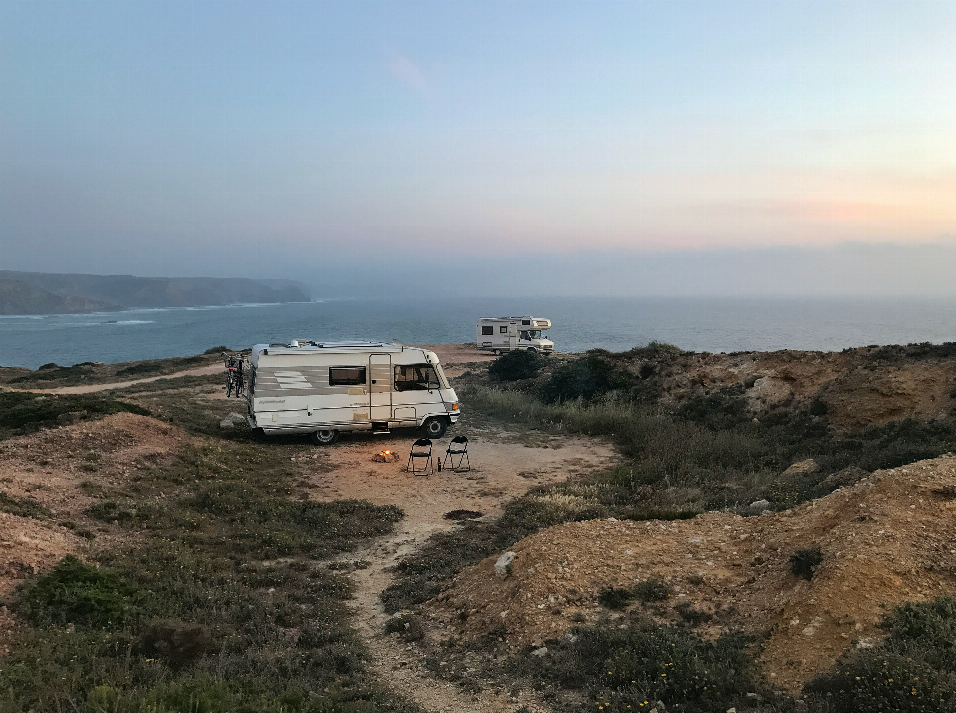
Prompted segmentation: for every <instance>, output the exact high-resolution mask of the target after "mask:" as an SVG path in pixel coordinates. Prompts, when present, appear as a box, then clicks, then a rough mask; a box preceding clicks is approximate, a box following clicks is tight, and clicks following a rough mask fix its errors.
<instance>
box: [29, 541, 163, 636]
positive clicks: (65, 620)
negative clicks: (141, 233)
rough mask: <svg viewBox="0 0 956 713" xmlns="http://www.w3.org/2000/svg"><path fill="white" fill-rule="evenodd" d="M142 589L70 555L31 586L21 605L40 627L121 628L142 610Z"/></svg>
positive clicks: (106, 570) (114, 573)
mask: <svg viewBox="0 0 956 713" xmlns="http://www.w3.org/2000/svg"><path fill="white" fill-rule="evenodd" d="M144 601H145V597H144V594H143V592H142V591H141V590H140V589H139V587H137V586H136V585H135V584H134V583H131V582H129V581H128V580H125V579H123V578H121V577H120V576H119V575H118V574H117V573H116V572H113V571H111V570H109V569H99V568H97V567H94V566H92V565H88V564H85V563H83V562H81V561H80V560H78V559H77V558H76V557H74V556H73V555H67V556H66V557H64V558H63V559H62V560H60V562H59V563H58V564H57V565H56V567H54V568H53V571H52V572H50V573H49V574H48V575H46V576H44V577H41V578H40V579H39V580H37V581H36V582H35V583H34V584H33V585H32V586H30V587H28V588H27V589H26V591H25V592H24V594H23V596H22V597H21V599H20V604H19V606H20V608H21V610H22V611H23V613H24V614H25V615H26V617H27V619H28V620H29V621H30V622H32V623H33V624H35V625H37V626H54V625H58V626H66V625H67V624H74V625H77V626H88V627H93V628H105V627H121V626H124V625H125V624H128V623H130V622H132V621H133V620H134V619H135V618H136V617H138V616H139V615H140V614H141V613H142V605H143V603H144Z"/></svg>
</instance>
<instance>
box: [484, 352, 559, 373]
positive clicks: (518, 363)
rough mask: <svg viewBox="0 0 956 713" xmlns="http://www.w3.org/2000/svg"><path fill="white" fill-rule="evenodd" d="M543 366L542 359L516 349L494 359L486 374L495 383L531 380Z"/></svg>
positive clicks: (536, 355)
mask: <svg viewBox="0 0 956 713" xmlns="http://www.w3.org/2000/svg"><path fill="white" fill-rule="evenodd" d="M544 364H545V360H544V357H542V356H540V355H538V354H537V353H535V352H531V351H528V350H527V349H516V350H514V351H511V352H507V353H506V354H503V355H502V356H500V357H498V358H497V359H495V361H494V362H493V363H492V364H491V366H489V367H488V374H490V375H491V378H492V379H494V380H495V381H519V380H521V379H533V378H534V377H536V376H537V375H538V372H540V371H541V369H542V367H543V366H544Z"/></svg>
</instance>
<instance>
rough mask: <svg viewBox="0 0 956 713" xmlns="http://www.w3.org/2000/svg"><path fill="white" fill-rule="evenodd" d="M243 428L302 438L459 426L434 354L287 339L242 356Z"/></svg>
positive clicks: (433, 431) (454, 399)
mask: <svg viewBox="0 0 956 713" xmlns="http://www.w3.org/2000/svg"><path fill="white" fill-rule="evenodd" d="M249 363H250V371H249V388H248V391H247V393H246V400H247V402H248V404H249V425H250V426H252V428H254V429H261V432H262V433H266V434H280V433H309V434H311V436H312V440H313V441H314V442H315V443H317V444H320V445H327V444H330V443H333V442H335V440H336V439H337V438H338V435H339V433H340V432H342V431H372V432H375V433H383V432H388V430H389V429H391V428H400V427H414V428H422V429H423V430H424V431H425V433H426V435H427V436H428V437H429V438H441V436H443V435H444V433H445V429H446V428H448V426H450V425H451V424H453V423H455V422H457V421H458V416H459V413H460V412H459V408H458V396H457V395H456V394H455V391H454V389H452V388H451V386H449V384H448V379H446V378H445V374H444V372H443V371H442V368H441V364H439V363H438V357H437V356H436V355H435V353H434V352H430V351H428V350H427V349H421V348H419V347H409V346H405V345H403V344H397V343H395V344H388V343H384V342H381V343H374V342H354V343H352V342H350V343H346V342H338V343H330V342H324V343H323V342H313V341H293V342H291V343H289V344H257V345H256V346H254V347H253V348H252V354H251V355H250V357H249Z"/></svg>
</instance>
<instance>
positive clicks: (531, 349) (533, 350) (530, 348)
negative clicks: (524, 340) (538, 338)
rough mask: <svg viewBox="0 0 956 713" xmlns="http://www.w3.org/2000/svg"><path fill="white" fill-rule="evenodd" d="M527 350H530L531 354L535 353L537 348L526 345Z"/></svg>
mask: <svg viewBox="0 0 956 713" xmlns="http://www.w3.org/2000/svg"><path fill="white" fill-rule="evenodd" d="M528 351H529V352H531V353H532V354H537V353H538V350H537V349H535V348H534V347H528Z"/></svg>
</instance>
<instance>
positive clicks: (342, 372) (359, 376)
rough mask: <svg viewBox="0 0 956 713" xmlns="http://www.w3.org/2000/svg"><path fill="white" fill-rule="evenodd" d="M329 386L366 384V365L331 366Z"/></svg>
mask: <svg viewBox="0 0 956 713" xmlns="http://www.w3.org/2000/svg"><path fill="white" fill-rule="evenodd" d="M329 386H365V367H364V366H330V367H329Z"/></svg>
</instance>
